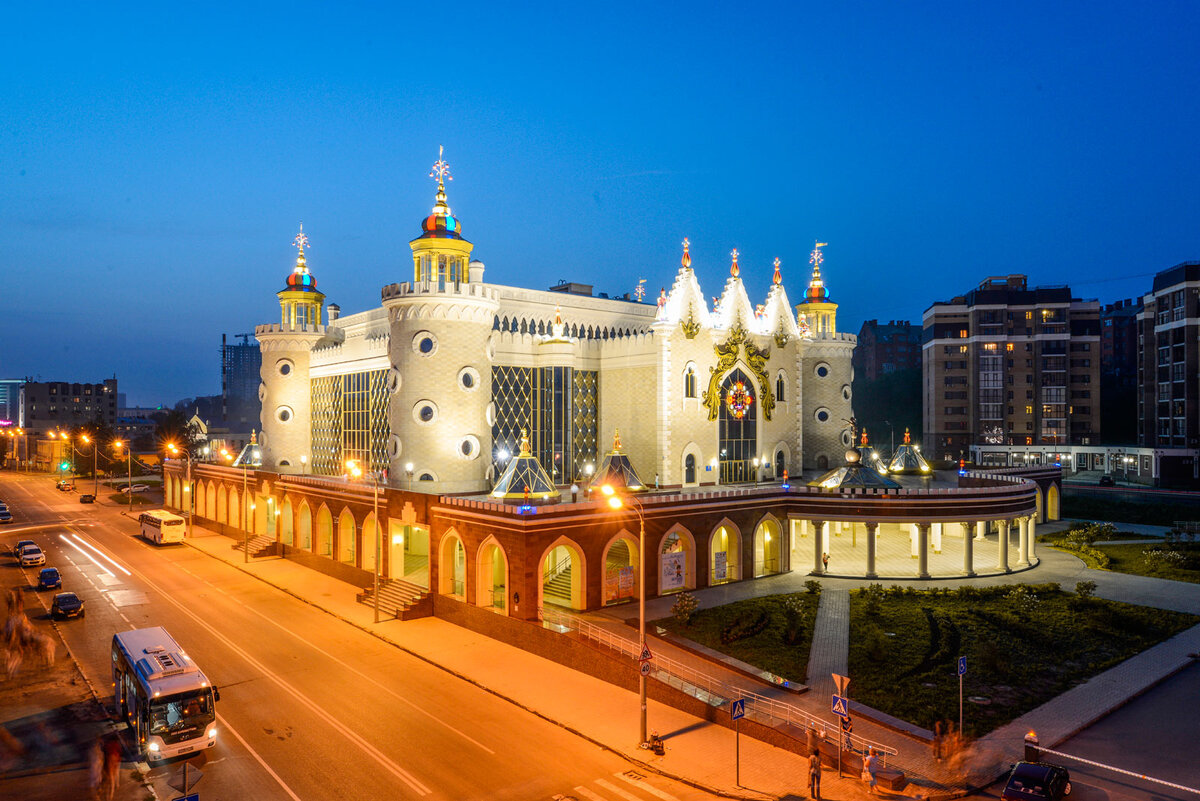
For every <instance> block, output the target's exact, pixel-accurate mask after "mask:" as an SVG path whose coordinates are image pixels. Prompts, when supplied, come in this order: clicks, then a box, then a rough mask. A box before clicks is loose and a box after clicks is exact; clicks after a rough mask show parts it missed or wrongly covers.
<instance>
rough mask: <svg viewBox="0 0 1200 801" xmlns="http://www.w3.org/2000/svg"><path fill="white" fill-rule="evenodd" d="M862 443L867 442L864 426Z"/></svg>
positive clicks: (865, 443)
mask: <svg viewBox="0 0 1200 801" xmlns="http://www.w3.org/2000/svg"><path fill="white" fill-rule="evenodd" d="M862 444H863V445H867V444H869V443H868V442H867V429H865V428H864V429H863V432H862Z"/></svg>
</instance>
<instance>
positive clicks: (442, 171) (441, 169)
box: [429, 145, 454, 216]
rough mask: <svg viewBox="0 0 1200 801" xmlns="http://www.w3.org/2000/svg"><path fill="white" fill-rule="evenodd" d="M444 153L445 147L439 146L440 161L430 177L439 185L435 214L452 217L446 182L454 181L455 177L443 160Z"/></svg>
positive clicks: (436, 162)
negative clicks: (447, 202) (447, 198)
mask: <svg viewBox="0 0 1200 801" xmlns="http://www.w3.org/2000/svg"><path fill="white" fill-rule="evenodd" d="M444 152H445V147H443V146H442V145H438V160H437V161H435V162H434V163H433V169H432V170H430V172H429V177H430V178H436V179H437V183H438V186H437V197H436V198H435V202H434V205H433V213H434V214H444V215H446V216H450V206H448V205H447V204H446V181H453V180H454V176H453V175H451V174H450V165H449V164H447V163H446V161H445V159H443V158H442V154H443V153H444Z"/></svg>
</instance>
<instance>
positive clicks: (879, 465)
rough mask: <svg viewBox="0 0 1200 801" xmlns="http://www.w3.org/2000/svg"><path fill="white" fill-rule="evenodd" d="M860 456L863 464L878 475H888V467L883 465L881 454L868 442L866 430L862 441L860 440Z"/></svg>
mask: <svg viewBox="0 0 1200 801" xmlns="http://www.w3.org/2000/svg"><path fill="white" fill-rule="evenodd" d="M858 454H859V457H860V458H859V461H860V462H861V463H862V464H865V465H867V466H869V467H870V468H871V469H872V470H874V471H875V472H877V473H884V474H886V473H887V471H888V469H887V465H886V464H884V463H883V459H882V458H880V456H879V452H878V451H877V450H875V448H874V447H872V446H871V445H870V444H868V442H867V430H866V429H865V428H864V429H863V432H862V439H861V440H859V443H858Z"/></svg>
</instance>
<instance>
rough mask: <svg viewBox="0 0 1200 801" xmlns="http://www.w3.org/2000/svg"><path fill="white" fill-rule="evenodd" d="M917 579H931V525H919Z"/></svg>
mask: <svg viewBox="0 0 1200 801" xmlns="http://www.w3.org/2000/svg"><path fill="white" fill-rule="evenodd" d="M917 539H918V543H917V578H923V579H925V578H929V524H928V523H917Z"/></svg>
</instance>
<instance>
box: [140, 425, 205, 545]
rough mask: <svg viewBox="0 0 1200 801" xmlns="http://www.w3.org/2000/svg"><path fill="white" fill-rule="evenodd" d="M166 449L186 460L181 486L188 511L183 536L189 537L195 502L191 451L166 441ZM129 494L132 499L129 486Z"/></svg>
mask: <svg viewBox="0 0 1200 801" xmlns="http://www.w3.org/2000/svg"><path fill="white" fill-rule="evenodd" d="M167 450H168V451H170V452H171V455H172V456H179V455H181V454H182V455H183V457H184V458H185V459H186V460H187V477H186V478H185V479H184V482H185V483H184V487H183V491H184V492H186V493H187V502H186V504H185V505H186V507H187V513H188V516H187V533H186V535H185V536H187V537H191V536H192V517H193V510H194V508H195V504H193V503H192V452H191V450H190V449H188V448H180V447H179V446H178V445H176V444H175V443H174V442H168V443H167ZM130 480H131V481H132V478H131V479H130ZM129 496H130V498H131V499H132V497H133V487H130V488H129Z"/></svg>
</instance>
